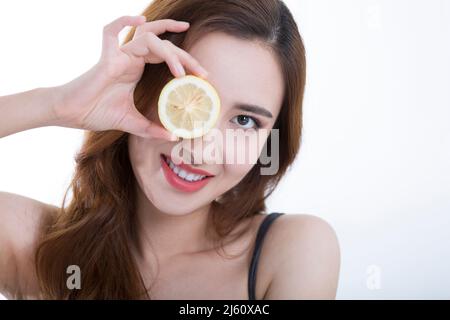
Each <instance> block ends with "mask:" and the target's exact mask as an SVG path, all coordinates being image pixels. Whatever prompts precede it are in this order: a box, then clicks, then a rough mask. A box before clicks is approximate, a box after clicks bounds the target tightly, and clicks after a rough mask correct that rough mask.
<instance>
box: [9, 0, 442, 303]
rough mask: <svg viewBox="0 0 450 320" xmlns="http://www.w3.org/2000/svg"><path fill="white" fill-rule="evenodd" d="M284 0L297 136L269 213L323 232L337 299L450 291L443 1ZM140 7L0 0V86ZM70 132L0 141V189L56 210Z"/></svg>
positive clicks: (69, 57)
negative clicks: (300, 95)
mask: <svg viewBox="0 0 450 320" xmlns="http://www.w3.org/2000/svg"><path fill="white" fill-rule="evenodd" d="M286 3H287V5H288V6H289V8H290V9H291V10H292V12H293V13H294V15H295V17H296V19H297V22H298V24H299V27H300V30H301V33H302V36H303V38H304V41H305V45H306V48H307V56H308V83H307V88H306V96H305V105H304V137H303V145H302V149H301V153H300V155H299V157H298V159H297V161H296V163H295V165H294V167H293V168H292V169H291V170H290V172H289V174H288V176H287V177H286V178H285V179H284V180H283V182H282V184H281V185H280V186H279V189H278V190H277V191H276V192H275V194H274V195H273V197H272V198H271V199H270V202H269V208H270V209H271V210H272V211H283V212H288V213H309V214H314V215H317V216H320V217H322V218H324V219H326V220H327V221H328V222H329V223H331V225H332V226H333V227H334V228H335V230H336V232H337V234H338V238H339V241H340V246H341V254H342V264H341V277H340V281H339V288H338V293H337V298H338V299H396V298H405V299H419V298H423V299H431V298H438V299H444V298H445V299H448V298H450V249H449V245H448V244H449V242H450V235H449V232H448V229H449V226H450V223H449V222H450V217H449V210H450V191H449V190H450V174H449V173H450V172H449V171H450V170H449V164H450V128H449V126H448V123H449V119H450V90H449V87H450V45H449V41H450V1H447V0H427V1H425V0H422V1H418V0H415V1H413V0H384V1H381V0H378V1H377V0H340V1H332V0H329V1H325V0H309V1H306V0H304V1H298V0H291V1H286ZM148 4H149V1H148V0H139V1H137V0H135V1H125V0H121V1H119V0H115V1H106V0H105V1H50V0H41V1H31V0H28V1H24V0H15V1H1V2H0V33H1V37H0V39H1V43H0V49H1V50H0V95H6V94H11V93H16V92H20V91H25V90H29V89H32V88H36V87H43V86H52V85H57V84H62V83H65V82H67V81H69V80H71V79H73V78H74V77H76V76H78V75H80V74H81V73H83V72H84V71H86V70H87V69H89V68H90V66H92V65H93V64H94V63H95V62H96V61H97V59H98V57H99V54H100V50H101V36H102V35H101V33H102V28H103V26H104V25H105V24H107V23H109V22H110V21H112V20H114V19H115V18H117V17H119V16H121V15H125V14H130V15H138V14H140V13H142V10H143V9H144V8H145V7H146V6H147V5H148ZM125 33H126V32H122V33H121V38H122V39H123V37H124V35H125ZM81 134H82V131H80V130H75V129H66V128H55V127H47V128H39V129H33V130H29V131H27V132H21V133H18V134H15V135H12V136H9V137H6V138H3V139H1V140H0V190H2V191H8V192H14V193H18V194H22V195H25V196H29V197H33V198H35V199H38V200H40V201H44V202H48V203H53V204H55V205H59V204H60V202H61V200H62V195H63V191H64V189H65V187H66V186H67V185H68V183H69V181H70V178H71V175H72V173H73V165H74V161H73V156H74V154H75V152H76V151H77V149H78V148H79V146H80V142H81Z"/></svg>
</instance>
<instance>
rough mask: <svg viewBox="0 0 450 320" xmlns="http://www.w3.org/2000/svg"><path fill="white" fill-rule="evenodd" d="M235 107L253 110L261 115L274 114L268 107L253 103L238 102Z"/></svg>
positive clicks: (271, 116)
mask: <svg viewBox="0 0 450 320" xmlns="http://www.w3.org/2000/svg"><path fill="white" fill-rule="evenodd" d="M234 108H235V109H240V110H243V111H248V112H252V113H255V114H259V115H262V116H265V117H267V118H273V115H272V113H270V111H269V110H267V109H265V108H263V107H260V106H256V105H253V104H248V103H236V104H235V105H234Z"/></svg>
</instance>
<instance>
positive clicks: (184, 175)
mask: <svg viewBox="0 0 450 320" xmlns="http://www.w3.org/2000/svg"><path fill="white" fill-rule="evenodd" d="M187 175H188V173H187V172H186V171H184V170H183V169H181V170H180V172H178V176H180V177H182V178H183V179H184V178H186V176H187Z"/></svg>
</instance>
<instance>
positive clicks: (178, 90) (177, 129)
mask: <svg viewBox="0 0 450 320" xmlns="http://www.w3.org/2000/svg"><path fill="white" fill-rule="evenodd" d="M219 113H220V99H219V95H218V94H217V91H216V89H215V88H214V87H213V86H212V85H211V84H210V83H209V82H208V81H206V80H204V79H202V78H199V77H196V76H193V75H186V76H184V77H180V78H174V79H172V80H171V81H169V82H168V83H167V84H166V85H165V86H164V88H163V89H162V90H161V94H160V95H159V100H158V115H159V119H160V120H161V123H162V125H163V126H164V127H165V128H166V129H167V130H169V131H170V132H172V133H174V134H175V135H176V136H178V137H182V138H185V139H193V138H197V137H200V136H202V135H205V134H206V133H207V132H208V131H209V130H211V128H213V127H214V125H215V124H216V122H217V119H218V118H219Z"/></svg>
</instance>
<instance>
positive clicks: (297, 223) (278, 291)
mask: <svg viewBox="0 0 450 320" xmlns="http://www.w3.org/2000/svg"><path fill="white" fill-rule="evenodd" d="M269 233H270V234H269ZM267 237H270V240H268V241H265V242H266V243H265V244H264V246H265V248H264V250H266V252H265V261H264V263H266V264H267V267H266V270H267V275H268V277H267V278H270V281H269V284H268V286H267V287H266V288H267V289H266V290H265V294H264V299H334V298H335V297H336V291H337V286H338V279H339V269H340V248H339V242H338V238H337V234H336V232H335V231H334V229H333V228H332V226H331V225H330V224H329V223H328V222H327V221H325V220H324V219H322V218H320V217H317V216H314V215H310V214H285V215H283V216H280V217H278V218H277V219H276V220H275V221H274V223H273V225H272V226H271V228H270V229H269V232H268V234H267Z"/></svg>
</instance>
